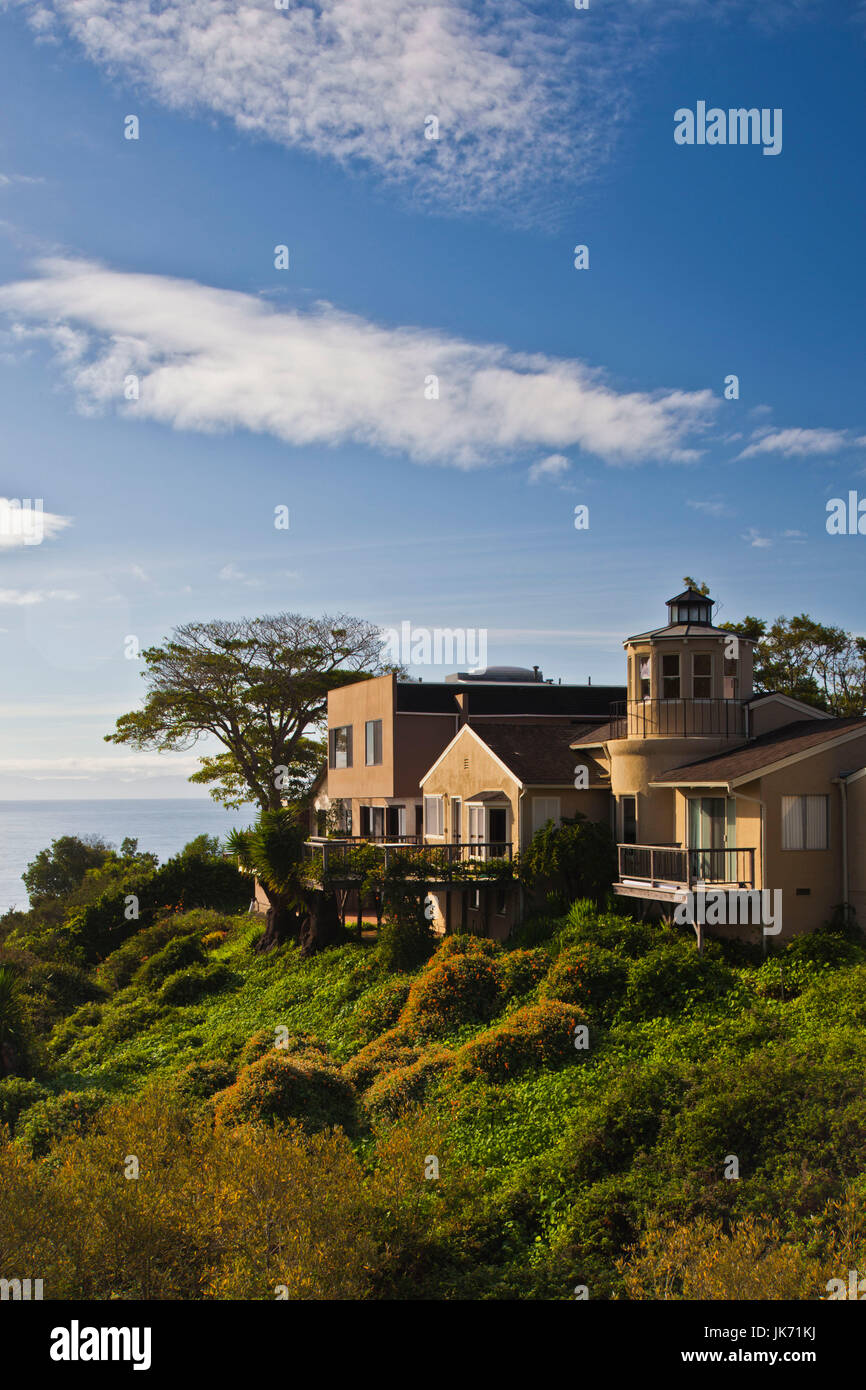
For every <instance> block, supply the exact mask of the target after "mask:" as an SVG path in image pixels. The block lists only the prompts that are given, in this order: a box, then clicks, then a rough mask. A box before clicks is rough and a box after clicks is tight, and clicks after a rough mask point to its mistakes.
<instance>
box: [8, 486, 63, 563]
mask: <svg viewBox="0 0 866 1390" xmlns="http://www.w3.org/2000/svg"><path fill="white" fill-rule="evenodd" d="M71 524H72V519H71V517H68V516H57V515H56V513H54V512H46V511H45V510H44V506H43V502H42V498H40V497H31V498H20V497H0V550H4V549H6V550H11V549H13V548H14V547H17V546H24V545H26V546H35V545H40V544H41V542H42V541H43V540H44V539H45V538H46V537H47V539H48V540H51V539H52V538H53V537H54V536H56V535H58V534H59V533H60V532H61V531H62V530H63V529H64V528H65V527H66V526H71Z"/></svg>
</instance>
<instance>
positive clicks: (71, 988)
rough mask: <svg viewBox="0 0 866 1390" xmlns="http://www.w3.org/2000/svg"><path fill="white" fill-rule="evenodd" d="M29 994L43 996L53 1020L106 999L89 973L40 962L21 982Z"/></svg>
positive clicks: (53, 963) (49, 962) (67, 966)
mask: <svg viewBox="0 0 866 1390" xmlns="http://www.w3.org/2000/svg"><path fill="white" fill-rule="evenodd" d="M22 987H23V989H24V991H25V993H26V994H28V995H33V996H38V995H42V996H44V998H45V999H46V1000H47V1001H48V1004H49V1006H50V1011H51V1013H52V1014H54V1016H58V1015H62V1014H68V1013H71V1012H72V1010H73V1009H77V1008H79V1007H80V1006H81V1005H82V1004H90V1003H93V1002H95V1001H96V1000H99V999H104V998H105V990H104V989H102V988H101V986H100V985H98V984H97V983H96V982H95V981H94V980H93V979H91V977H90V976H89V975H88V973H87V971H86V970H82V969H81V967H80V966H76V965H69V964H67V963H65V962H63V961H37V962H35V963H34V964H33V965H31V967H30V968H29V970H28V971H27V974H26V976H25V977H24V979H23V981H22Z"/></svg>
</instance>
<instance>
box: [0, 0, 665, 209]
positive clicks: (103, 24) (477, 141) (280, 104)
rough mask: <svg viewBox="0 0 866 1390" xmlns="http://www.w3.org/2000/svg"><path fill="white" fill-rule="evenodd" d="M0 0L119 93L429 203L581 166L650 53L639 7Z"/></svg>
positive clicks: (603, 145) (604, 143)
mask: <svg viewBox="0 0 866 1390" xmlns="http://www.w3.org/2000/svg"><path fill="white" fill-rule="evenodd" d="M7 3H12V4H18V5H19V6H22V7H23V8H24V9H25V10H27V11H28V12H29V14H30V16H31V23H32V22H34V20H38V23H39V24H40V26H41V32H42V33H45V32H46V30H48V29H50V28H51V25H50V24H49V22H48V21H49V19H55V18H56V20H57V21H58V24H59V25H62V26H64V27H65V28H66V30H68V32H69V33H71V34H72V36H73V37H74V38H75V39H76V40H77V41H78V42H79V43H80V44H81V46H82V48H83V49H84V51H85V53H86V54H87V56H88V57H89V58H90V59H91V60H92V61H93V62H95V63H96V64H98V65H99V66H100V67H102V68H104V69H106V70H107V71H108V72H109V73H111V74H112V75H117V76H120V77H121V78H122V80H123V82H124V85H125V86H126V88H127V89H128V88H129V86H130V84H133V86H135V85H137V86H138V87H139V88H141V89H143V90H144V91H145V92H147V93H148V94H149V95H150V96H152V97H154V98H155V99H156V100H157V101H159V102H161V103H162V104H163V105H165V106H168V107H169V108H172V109H175V110H179V111H186V112H191V113H213V114H216V115H218V116H221V117H225V118H227V119H228V120H230V121H233V122H234V124H235V125H236V127H237V128H238V129H239V130H241V131H243V132H245V133H247V134H251V135H254V136H259V137H264V138H266V139H269V140H272V141H276V142H278V143H280V144H283V145H286V146H289V147H293V148H297V149H300V150H305V151H308V152H312V153H313V154H316V155H321V156H325V157H328V158H333V159H336V160H338V161H340V162H342V163H345V164H349V165H353V166H361V167H363V166H366V167H368V168H370V169H372V170H373V171H374V172H375V173H376V174H378V175H379V176H381V177H384V178H386V179H388V180H390V181H398V182H403V181H407V180H408V181H411V183H412V184H413V186H414V188H415V190H416V191H417V192H418V193H419V194H420V195H421V196H422V197H423V198H424V199H425V201H426V202H428V203H429V204H430V205H432V206H435V207H436V208H437V209H441V207H442V206H443V204H444V205H448V206H450V207H452V208H458V209H465V208H479V207H484V206H485V205H489V204H493V203H496V204H502V203H503V201H509V202H511V203H512V205H513V206H514V208H515V211H519V210H520V209H521V207H522V206H524V207H525V204H526V195H527V190H528V189H529V188H530V187H531V186H538V185H539V184H540V183H542V182H544V181H549V180H550V179H551V176H552V175H555V176H556V178H557V179H558V180H563V179H569V180H571V181H572V182H580V181H581V180H582V179H584V178H586V177H588V176H590V175H592V174H594V173H595V172H596V171H597V169H598V167H599V166H600V165H601V164H602V163H603V162H604V161H605V159H606V158H607V157H608V155H609V154H610V151H611V149H612V146H613V144H614V141H615V138H616V135H617V133H618V128H619V126H620V124H621V122H622V119H623V118H624V116H625V114H626V110H627V107H628V103H629V92H628V86H627V84H626V81H625V79H626V78H627V76H628V75H629V74H630V73H631V72H632V71H633V70H634V69H635V68H639V67H642V66H643V65H644V63H645V62H646V59H647V57H648V56H649V50H648V49H647V48H646V47H645V46H644V45H642V44H640V43H636V42H635V36H634V32H633V30H634V23H636V22H637V16H638V11H639V9H640V6H635V9H634V11H633V16H634V18H633V20H632V22H631V23H630V25H629V27H630V28H631V30H632V32H631V35H630V36H629V35H627V34H626V33H624V30H625V27H626V24H627V23H629V17H628V15H627V14H626V15H621V16H620V17H619V24H618V25H616V26H612V25H611V26H607V27H606V28H605V29H603V30H600V29H599V27H598V26H597V25H596V26H593V25H592V23H591V21H590V22H589V23H587V21H586V19H585V17H583V16H581V15H580V14H577V13H576V12H575V11H574V9H573V8H572V7H568V8H566V7H565V6H564V5H563V6H562V8H561V10H560V12H559V13H558V14H557V13H552V14H551V13H548V14H546V15H544V16H541V15H536V14H533V13H532V11H531V9H530V8H529V7H528V6H527V5H525V4H523V3H521V0H497V3H496V4H495V5H486V6H484V5H482V6H469V5H466V4H463V3H461V2H460V0H437V3H435V4H430V3H429V0H328V3H321V0H305V3H299V2H298V0H290V3H289V4H288V5H287V7H286V8H285V9H277V8H276V6H275V5H274V3H273V0H258V2H257V3H252V4H251V3H249V2H248V0H246V3H244V2H243V0H208V3H207V4H205V5H195V4H191V3H190V0H160V3H159V4H144V5H141V4H130V3H129V0H52V3H49V4H42V3H39V0H7ZM641 18H642V17H641ZM581 24H583V29H582V31H581V28H580V26H581ZM55 27H56V26H55ZM127 107H128V109H131V110H135V106H134V104H133V105H132V106H130V104H129V102H128V101H127ZM429 116H435V117H437V119H438V121H439V138H438V139H429V138H427V137H426V136H425V122H426V121H427V118H428V117H429Z"/></svg>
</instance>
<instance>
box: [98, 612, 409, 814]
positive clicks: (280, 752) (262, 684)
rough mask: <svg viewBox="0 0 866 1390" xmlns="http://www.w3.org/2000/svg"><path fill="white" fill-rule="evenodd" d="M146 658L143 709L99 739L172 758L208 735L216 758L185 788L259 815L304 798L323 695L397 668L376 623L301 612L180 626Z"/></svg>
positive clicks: (317, 756)
mask: <svg viewBox="0 0 866 1390" xmlns="http://www.w3.org/2000/svg"><path fill="white" fill-rule="evenodd" d="M143 658H144V662H145V670H144V671H143V673H142V674H143V676H144V678H145V679H146V681H147V684H148V690H147V698H146V700H145V703H144V708H143V709H141V710H133V711H132V712H131V713H130V714H124V715H122V716H121V717H120V719H118V721H117V725H116V728H115V731H114V733H113V734H107V735H106V741H107V742H109V743H126V744H131V745H132V746H133V747H134V748H142V749H156V750H158V751H160V752H178V751H186V750H188V749H190V748H192V747H193V746H194V745H195V744H196V743H197V742H198V741H199V740H200V739H202V738H204V737H207V736H211V737H212V738H214V739H216V741H217V742H218V743H220V744H221V745H222V750H221V751H220V752H216V753H208V754H205V755H204V756H202V757H201V758H200V760H199V761H200V767H199V769H198V771H197V772H195V773H193V775H192V777H191V778H190V781H192V782H199V783H203V784H204V785H206V786H208V787H209V788H210V794H211V796H212V797H213V798H214V800H215V801H219V802H221V803H222V804H223V805H225V806H228V807H231V808H235V809H236V808H237V807H239V806H242V805H243V804H244V803H247V802H250V801H253V802H256V803H257V804H258V806H259V807H260V808H261V810H263V811H275V810H278V809H279V808H280V806H282V805H283V804H284V803H285V802H287V801H291V802H297V801H299V800H302V799H303V797H304V795H305V793H306V792H307V791H308V790H309V788H310V786H311V784H312V782H313V780H314V778H315V775H316V773H317V771H318V770H319V768H320V767H321V764H322V761H323V754H324V750H323V747H322V745H321V743H320V742H319V741H318V740H317V738H316V734H317V733H318V732H319V731H320V729H321V726H322V723H323V721H324V719H325V716H326V712H327V700H328V691H329V690H334V689H336V687H338V686H340V685H345V684H347V683H348V682H351V681H356V680H359V679H364V678H365V677H369V676H375V675H381V674H383V673H384V672H385V671H388V670H392V669H394V668H393V667H392V666H390V665H388V664H387V663H385V662H383V660H382V638H381V633H380V631H379V629H378V628H376V627H375V626H374V625H373V624H371V623H367V622H364V621H363V620H362V619H360V618H350V617H345V616H342V615H340V616H338V617H321V618H308V617H304V616H303V615H301V614H298V613H279V614H276V615H275V616H272V617H263V618H241V619H238V620H237V621H234V622H229V621H216V622H207V623H187V624H186V625H185V626H183V627H179V628H177V629H176V630H175V632H174V633H173V634H172V636H171V637H170V638H169V640H168V641H166V642H165V643H164V645H163V646H161V647H150V648H148V649H147V650H146V651H145V652H144V653H143Z"/></svg>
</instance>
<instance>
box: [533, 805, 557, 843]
mask: <svg viewBox="0 0 866 1390" xmlns="http://www.w3.org/2000/svg"><path fill="white" fill-rule="evenodd" d="M549 820H552V821H553V823H554V825H559V797H558V796H534V797H533V798H532V833H533V835H534V834H535V832H536V831H537V830H540V829H541V827H542V826H543V825H547V822H548V821H549Z"/></svg>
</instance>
